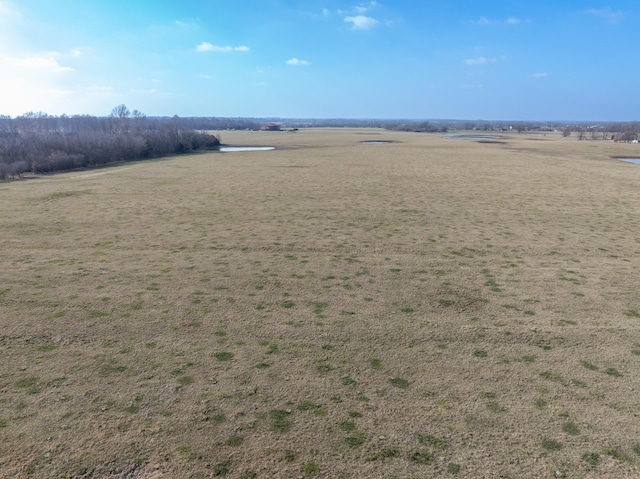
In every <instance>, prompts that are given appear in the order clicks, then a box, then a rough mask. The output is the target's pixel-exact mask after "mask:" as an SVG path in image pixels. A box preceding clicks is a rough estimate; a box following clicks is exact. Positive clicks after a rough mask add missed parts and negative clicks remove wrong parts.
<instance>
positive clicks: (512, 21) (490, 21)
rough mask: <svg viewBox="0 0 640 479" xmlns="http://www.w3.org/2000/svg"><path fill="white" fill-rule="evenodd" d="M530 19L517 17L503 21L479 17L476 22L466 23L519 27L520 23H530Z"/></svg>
mask: <svg viewBox="0 0 640 479" xmlns="http://www.w3.org/2000/svg"><path fill="white" fill-rule="evenodd" d="M531 22H532V20H531V19H530V18H527V19H523V18H517V17H508V18H505V19H504V20H495V19H491V18H487V17H480V18H478V19H477V20H470V21H469V22H468V23H471V24H472V25H480V26H490V25H520V24H522V23H531Z"/></svg>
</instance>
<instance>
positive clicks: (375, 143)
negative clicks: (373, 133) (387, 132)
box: [360, 140, 391, 145]
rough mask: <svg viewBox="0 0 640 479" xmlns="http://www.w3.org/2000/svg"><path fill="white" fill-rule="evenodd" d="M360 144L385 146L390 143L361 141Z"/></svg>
mask: <svg viewBox="0 0 640 479" xmlns="http://www.w3.org/2000/svg"><path fill="white" fill-rule="evenodd" d="M360 143H362V144H363V145H387V144H389V143H391V142H390V141H384V140H368V141H361V142H360Z"/></svg>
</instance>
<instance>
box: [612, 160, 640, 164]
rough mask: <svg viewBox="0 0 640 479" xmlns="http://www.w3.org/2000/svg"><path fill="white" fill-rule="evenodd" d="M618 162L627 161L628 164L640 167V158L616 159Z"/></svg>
mask: <svg viewBox="0 0 640 479" xmlns="http://www.w3.org/2000/svg"><path fill="white" fill-rule="evenodd" d="M616 160H620V161H626V162H627V163H634V164H636V165H640V158H616Z"/></svg>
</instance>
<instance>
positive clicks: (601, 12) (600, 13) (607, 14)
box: [584, 7, 624, 23]
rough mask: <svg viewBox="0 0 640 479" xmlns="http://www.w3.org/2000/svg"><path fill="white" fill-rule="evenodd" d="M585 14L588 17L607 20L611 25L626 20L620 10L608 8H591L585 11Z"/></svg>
mask: <svg viewBox="0 0 640 479" xmlns="http://www.w3.org/2000/svg"><path fill="white" fill-rule="evenodd" d="M584 13H586V14H587V15H595V16H597V17H601V18H603V19H605V20H606V21H607V22H609V23H618V22H619V21H621V20H622V19H623V18H624V13H622V12H621V11H620V10H612V9H611V7H607V8H601V9H598V8H590V9H588V10H585V11H584Z"/></svg>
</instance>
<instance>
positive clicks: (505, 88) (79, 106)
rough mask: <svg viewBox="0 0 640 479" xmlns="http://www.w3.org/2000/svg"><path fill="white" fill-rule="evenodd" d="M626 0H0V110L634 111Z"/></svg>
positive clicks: (582, 114)
mask: <svg viewBox="0 0 640 479" xmlns="http://www.w3.org/2000/svg"><path fill="white" fill-rule="evenodd" d="M638 44H640V2H637V0H625V1H622V0H621V1H609V2H607V1H606V0H604V2H589V1H571V0H563V1H561V2H560V1H558V0H537V1H535V2H514V1H486V2H479V1H477V0H473V1H471V0H458V1H455V2H453V1H445V0H438V1H436V0H413V1H411V0H376V1H371V0H365V1H358V0H356V1H349V0H304V1H303V0H207V1H205V0H55V1H54V0H0V114H6V115H11V116H15V115H20V114H23V113H25V112H27V111H43V112H46V113H49V114H53V115H60V114H62V113H66V114H69V115H72V114H92V115H107V114H108V113H109V112H110V111H111V108H112V107H113V106H115V105H118V104H121V103H124V104H126V105H127V106H128V107H129V108H130V109H138V110H140V111H142V112H144V113H146V114H147V115H174V114H177V115H179V116H226V117H295V118H413V119H425V118H447V119H471V120H475V119H484V120H542V121H544V120H576V121H587V120H602V121H628V120H638V119H640V95H638V91H637V87H638V84H639V81H638V80H640V78H639V77H640V58H639V56H638V54H637V46H638Z"/></svg>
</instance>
